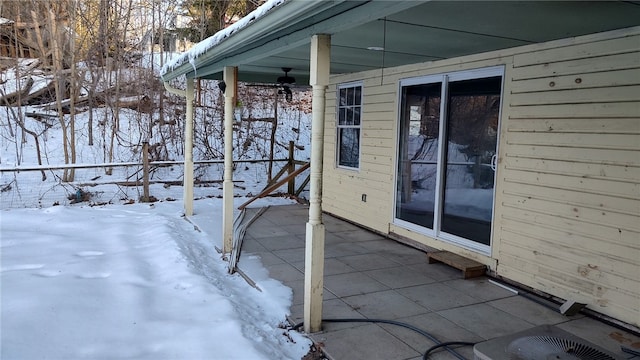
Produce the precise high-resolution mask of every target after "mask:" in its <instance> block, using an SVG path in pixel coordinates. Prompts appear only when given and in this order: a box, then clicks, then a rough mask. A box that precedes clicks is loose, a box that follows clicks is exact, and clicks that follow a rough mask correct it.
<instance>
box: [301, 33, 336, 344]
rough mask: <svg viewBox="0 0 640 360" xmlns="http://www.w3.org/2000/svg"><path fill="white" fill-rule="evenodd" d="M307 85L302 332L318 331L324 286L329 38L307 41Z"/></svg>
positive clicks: (314, 37)
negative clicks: (307, 178) (309, 92)
mask: <svg viewBox="0 0 640 360" xmlns="http://www.w3.org/2000/svg"><path fill="white" fill-rule="evenodd" d="M310 62H311V64H310V67H311V72H310V77H309V84H310V85H311V86H312V87H313V99H312V103H311V109H312V113H311V115H312V119H311V170H310V172H311V173H310V191H309V192H310V194H309V222H307V232H306V242H305V273H304V330H305V331H306V332H307V333H314V332H318V331H320V330H322V298H323V296H322V295H323V294H322V291H323V287H324V281H323V276H324V235H325V229H324V224H323V223H322V155H323V151H324V107H325V101H326V98H325V94H326V90H327V86H328V85H329V68H330V64H331V36H330V35H325V34H322V35H314V36H313V37H312V38H311V57H310Z"/></svg>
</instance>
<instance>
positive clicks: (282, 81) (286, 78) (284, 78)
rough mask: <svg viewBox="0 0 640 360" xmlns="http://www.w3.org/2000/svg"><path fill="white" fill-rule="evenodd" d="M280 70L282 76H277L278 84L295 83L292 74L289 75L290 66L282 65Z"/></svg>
mask: <svg viewBox="0 0 640 360" xmlns="http://www.w3.org/2000/svg"><path fill="white" fill-rule="evenodd" d="M282 71H284V76H280V77H278V80H277V81H276V82H277V83H278V84H280V85H291V84H295V83H296V78H294V77H293V76H289V71H291V68H290V67H283V68H282Z"/></svg>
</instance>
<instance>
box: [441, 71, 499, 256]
mask: <svg viewBox="0 0 640 360" xmlns="http://www.w3.org/2000/svg"><path fill="white" fill-rule="evenodd" d="M501 83H502V79H501V78H500V77H492V78H485V79H473V80H464V81H457V82H450V83H449V91H448V97H447V104H448V106H447V108H448V112H447V115H448V116H447V131H446V133H447V147H446V149H445V150H446V151H445V158H446V171H445V173H444V201H443V204H444V206H443V208H442V219H441V227H440V229H441V230H442V231H443V232H446V233H449V234H453V235H456V236H459V237H462V238H465V239H469V240H473V241H476V242H479V243H481V244H485V245H489V240H490V238H491V217H492V214H493V185H494V168H493V166H492V160H493V158H494V156H495V154H496V144H497V140H498V137H497V136H498V112H499V109H500V85H501Z"/></svg>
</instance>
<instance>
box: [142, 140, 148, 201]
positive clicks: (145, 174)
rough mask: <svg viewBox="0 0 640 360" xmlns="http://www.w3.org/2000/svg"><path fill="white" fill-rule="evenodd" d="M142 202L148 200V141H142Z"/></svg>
mask: <svg viewBox="0 0 640 360" xmlns="http://www.w3.org/2000/svg"><path fill="white" fill-rule="evenodd" d="M142 202H149V142H148V141H146V140H145V141H143V142H142Z"/></svg>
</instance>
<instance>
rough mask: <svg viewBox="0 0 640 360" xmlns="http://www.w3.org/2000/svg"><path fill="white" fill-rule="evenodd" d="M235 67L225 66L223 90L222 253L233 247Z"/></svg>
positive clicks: (229, 250)
mask: <svg viewBox="0 0 640 360" xmlns="http://www.w3.org/2000/svg"><path fill="white" fill-rule="evenodd" d="M236 69H237V68H235V67H232V66H225V68H224V70H223V73H222V76H223V79H224V83H225V85H226V88H225V90H224V177H223V181H222V253H223V254H228V253H231V250H232V248H233V110H234V107H235V101H236V99H235V96H236V88H237V76H236V73H237V70H236Z"/></svg>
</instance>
